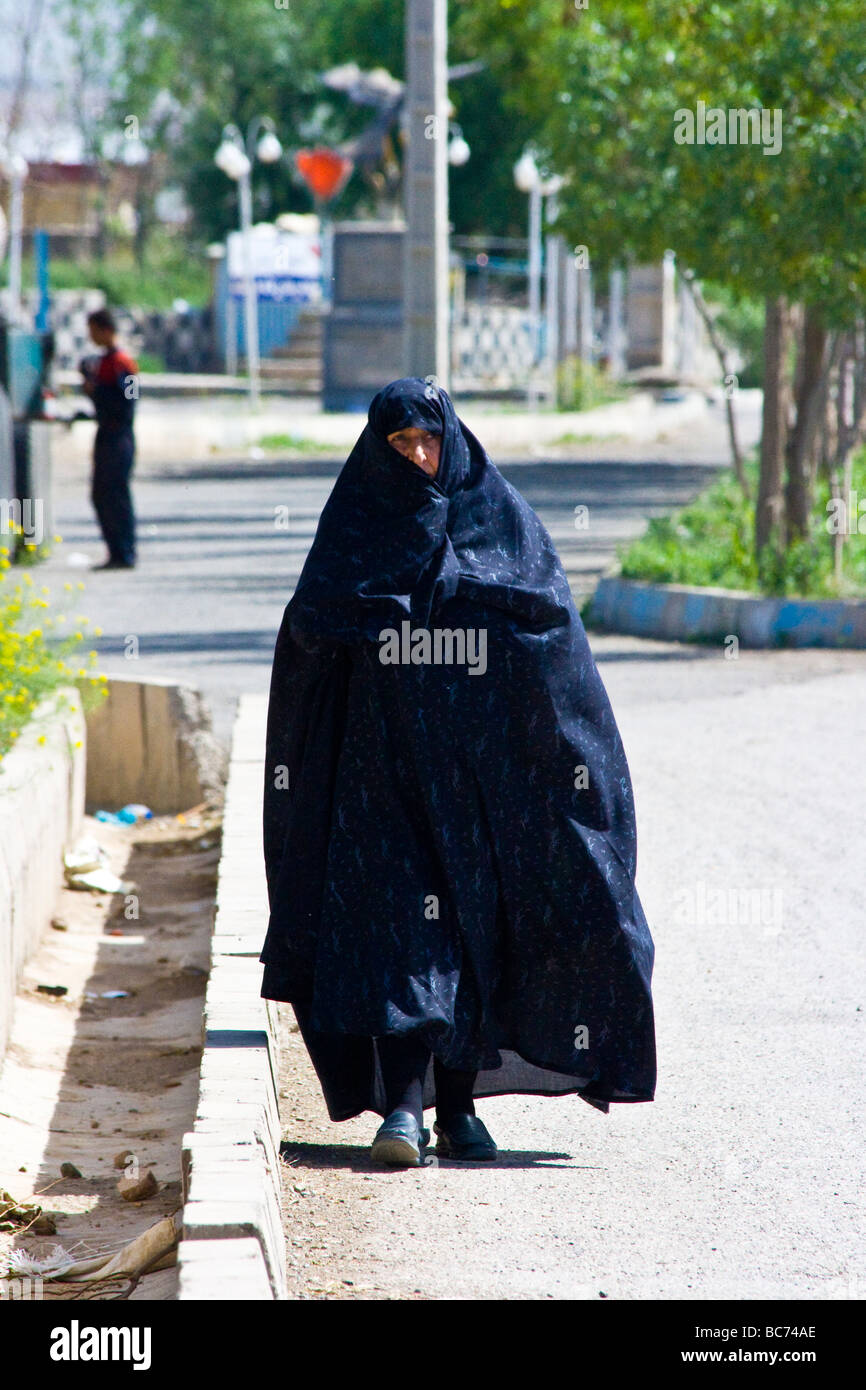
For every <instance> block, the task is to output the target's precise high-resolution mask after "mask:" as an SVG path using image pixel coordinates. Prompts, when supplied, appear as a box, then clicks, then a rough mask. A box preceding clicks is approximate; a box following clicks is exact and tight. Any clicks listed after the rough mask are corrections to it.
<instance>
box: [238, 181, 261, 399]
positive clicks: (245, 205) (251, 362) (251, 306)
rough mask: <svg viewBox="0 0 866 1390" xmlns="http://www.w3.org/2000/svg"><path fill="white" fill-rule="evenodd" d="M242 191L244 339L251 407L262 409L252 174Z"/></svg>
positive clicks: (244, 182) (242, 186) (241, 183)
mask: <svg viewBox="0 0 866 1390" xmlns="http://www.w3.org/2000/svg"><path fill="white" fill-rule="evenodd" d="M239 191H240V204H241V234H242V237H243V252H244V336H245V337H246V349H247V376H248V377H249V383H250V408H251V409H252V410H258V408H259V401H260V399H261V397H260V390H259V319H258V305H257V303H256V299H257V295H256V284H255V278H254V277H255V271H254V267H253V236H252V225H253V195H252V180H251V178H250V173H249V171H247V172H246V173H245V174H241V177H240V190H239Z"/></svg>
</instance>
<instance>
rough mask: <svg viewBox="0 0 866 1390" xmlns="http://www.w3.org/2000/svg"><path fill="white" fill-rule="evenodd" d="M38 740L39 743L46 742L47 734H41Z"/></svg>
mask: <svg viewBox="0 0 866 1390" xmlns="http://www.w3.org/2000/svg"><path fill="white" fill-rule="evenodd" d="M36 742H37V743H44V742H45V735H44V734H40V735H39V737H38V739H37V740H36Z"/></svg>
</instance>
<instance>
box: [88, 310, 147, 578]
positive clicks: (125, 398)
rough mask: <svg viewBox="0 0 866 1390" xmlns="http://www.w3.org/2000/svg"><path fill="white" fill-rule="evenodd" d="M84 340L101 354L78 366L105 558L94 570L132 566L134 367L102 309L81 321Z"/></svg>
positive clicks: (93, 495) (110, 317) (92, 493)
mask: <svg viewBox="0 0 866 1390" xmlns="http://www.w3.org/2000/svg"><path fill="white" fill-rule="evenodd" d="M87 326H88V329H89V332H90V336H91V338H92V339H93V341H94V343H96V345H97V347H101V348H104V349H105V351H104V352H103V353H102V354H101V355H100V356H98V357H85V358H84V359H83V360H82V362H81V373H82V376H83V377H84V391H85V392H86V394H87V395H88V396H89V397H90V399H91V400H92V401H93V408H94V411H95V413H96V426H97V428H96V438H95V440H94V444H93V473H92V477H91V489H90V500H91V501H92V503H93V507H94V510H95V512H96V516H97V519H98V521H99V527H100V530H101V531H102V535H103V539H104V540H105V544H106V545H107V547H108V559H107V560H105V561H104V562H103V563H102V564H101V565H94V566H93V568H94V569H98V570H116V569H133V568H134V567H135V513H134V511H133V505H132V493H131V491H130V477H131V475H132V470H133V466H134V463H135V435H134V434H133V418H134V414H135V402H136V400H137V398H138V364H137V363H136V362H135V360H134V359H133V358H132V357H130V356H129V355H128V353H125V352H123V351H121V349H120V348H119V347H118V345H117V325H116V323H115V320H114V317H113V315H112V314H111V313H109V311H108V310H107V309H96V310H94V312H93V313H92V314H89V315H88V317H87Z"/></svg>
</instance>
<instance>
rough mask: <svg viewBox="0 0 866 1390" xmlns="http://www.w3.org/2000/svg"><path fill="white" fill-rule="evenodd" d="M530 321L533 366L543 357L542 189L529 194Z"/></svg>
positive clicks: (537, 187)
mask: <svg viewBox="0 0 866 1390" xmlns="http://www.w3.org/2000/svg"><path fill="white" fill-rule="evenodd" d="M529 319H530V323H531V324H532V362H533V366H534V365H535V364H536V363H537V362H538V360H539V357H540V356H541V188H540V186H539V185H538V184H536V185H534V186H533V187H532V188H531V189H530V192H529Z"/></svg>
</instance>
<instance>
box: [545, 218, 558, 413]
mask: <svg viewBox="0 0 866 1390" xmlns="http://www.w3.org/2000/svg"><path fill="white" fill-rule="evenodd" d="M546 259H547V266H546V269H547V274H546V276H545V305H544V307H545V318H546V321H547V342H546V352H545V366H546V368H547V382H548V394H549V396H550V399H551V402H552V404H553V405H554V406H555V405H556V404H557V401H558V392H557V379H556V378H557V369H558V367H559V238H558V237H557V236H556V234H555V233H549V234H548V237H547V258H546Z"/></svg>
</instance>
